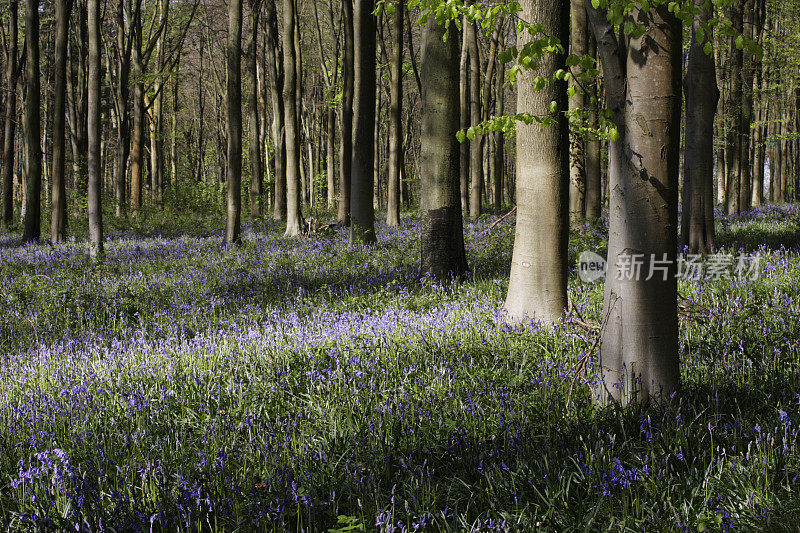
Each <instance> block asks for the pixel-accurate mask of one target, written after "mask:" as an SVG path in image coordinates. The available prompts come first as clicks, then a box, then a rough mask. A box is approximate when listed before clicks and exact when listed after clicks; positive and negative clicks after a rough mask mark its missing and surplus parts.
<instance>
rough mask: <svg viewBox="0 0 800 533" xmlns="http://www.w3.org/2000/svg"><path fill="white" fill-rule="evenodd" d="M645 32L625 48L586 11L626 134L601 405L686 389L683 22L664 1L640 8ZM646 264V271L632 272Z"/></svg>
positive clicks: (615, 211)
mask: <svg viewBox="0 0 800 533" xmlns="http://www.w3.org/2000/svg"><path fill="white" fill-rule="evenodd" d="M630 17H631V18H632V19H633V20H635V21H636V22H637V23H639V24H642V25H643V26H644V27H645V28H646V33H645V34H644V35H642V36H641V37H640V38H638V39H635V38H633V37H628V38H627V39H626V40H627V46H625V45H622V44H621V43H620V41H619V39H618V37H617V35H616V34H615V32H614V30H613V27H612V26H611V24H610V23H609V22H608V21H607V18H606V13H605V11H601V10H596V9H589V18H590V20H591V23H592V28H593V31H594V33H595V37H596V39H597V44H598V47H599V49H600V51H601V55H602V59H603V71H604V74H605V75H604V83H605V87H606V95H607V97H608V104H609V108H610V109H611V110H612V111H613V120H614V122H615V125H616V127H617V130H618V133H619V139H618V140H617V141H614V142H612V143H611V146H610V170H609V193H610V209H609V212H610V215H609V225H610V230H609V244H608V265H609V269H608V277H607V279H606V283H605V297H604V302H603V319H602V329H601V340H600V368H599V375H598V381H597V385H596V386H595V389H594V395H595V399H596V401H598V402H599V403H601V404H606V403H609V402H621V403H628V402H633V401H643V402H646V401H648V399H649V398H651V397H655V398H663V399H666V398H669V397H670V395H671V394H672V393H673V392H675V391H677V390H678V389H679V387H680V372H679V366H678V363H679V361H678V314H677V295H678V292H677V291H678V288H677V279H676V259H677V257H676V251H677V228H676V222H677V217H678V213H677V211H678V167H679V157H680V150H679V148H680V146H679V141H680V135H679V132H680V116H681V97H680V96H681V92H680V82H681V80H680V78H681V38H682V30H683V28H682V25H681V23H680V21H679V20H678V19H677V18H676V17H675V16H674V15H673V14H672V13H670V12H669V10H668V6H667V4H661V5H659V6H658V7H651V8H650V10H649V12H648V13H645V12H643V11H642V10H641V9H639V8H638V7H637V8H635V9H634V10H633V12H632V13H631V14H630ZM636 264H641V272H640V273H638V274H637V272H636V268H635V267H633V268H628V267H626V265H631V266H634V265H636ZM662 267H663V270H662Z"/></svg>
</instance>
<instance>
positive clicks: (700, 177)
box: [681, 0, 719, 254]
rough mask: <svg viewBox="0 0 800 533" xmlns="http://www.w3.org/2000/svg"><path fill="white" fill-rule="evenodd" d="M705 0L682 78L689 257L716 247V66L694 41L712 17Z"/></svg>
mask: <svg viewBox="0 0 800 533" xmlns="http://www.w3.org/2000/svg"><path fill="white" fill-rule="evenodd" d="M705 4H706V0H695V6H696V7H697V8H698V9H699V10H700V12H699V14H698V15H697V16H696V17H695V21H694V25H693V26H692V42H691V46H690V48H689V62H688V66H687V68H686V77H685V78H684V82H683V83H684V85H683V87H684V94H685V96H686V144H685V151H684V165H683V167H684V183H683V212H682V220H681V239H682V245H683V246H686V247H688V253H690V254H707V253H710V252H711V251H712V250H713V249H714V246H715V231H714V183H713V180H714V116H715V115H716V113H717V102H718V100H719V90H718V88H717V74H716V63H715V61H714V56H713V54H712V55H711V56H709V55H708V54H706V53H705V51H704V50H703V44H700V43H699V42H698V41H697V38H696V32H697V29H698V28H699V27H700V25H701V24H706V23H708V21H709V20H710V18H711V12H710V11H709V10H708V9H707V8H706V6H705Z"/></svg>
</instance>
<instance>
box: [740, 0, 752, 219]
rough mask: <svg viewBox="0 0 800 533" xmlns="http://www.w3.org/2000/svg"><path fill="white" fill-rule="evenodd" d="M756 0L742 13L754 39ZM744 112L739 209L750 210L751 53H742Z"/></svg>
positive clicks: (748, 35) (746, 29)
mask: <svg viewBox="0 0 800 533" xmlns="http://www.w3.org/2000/svg"><path fill="white" fill-rule="evenodd" d="M754 9H755V0H747V1H745V2H744V12H743V14H742V20H743V24H742V32H743V35H744V36H745V37H746V38H747V39H749V40H752V39H753V37H754V29H753V25H754V24H755V20H754V18H755V13H754ZM741 74H742V79H741V85H742V113H741V116H740V120H741V126H740V127H739V131H740V132H741V138H742V141H741V150H740V152H739V155H740V157H741V158H742V161H741V163H740V164H739V168H740V169H741V177H740V182H739V211H748V210H749V209H750V207H751V205H752V199H751V195H752V192H751V187H752V183H751V181H752V179H753V170H752V168H753V167H752V164H753V160H752V158H751V157H750V147H751V144H752V143H751V141H752V137H753V132H752V128H751V125H752V122H753V82H754V78H755V61H754V59H753V56H752V55H751V54H750V53H743V54H742V71H741Z"/></svg>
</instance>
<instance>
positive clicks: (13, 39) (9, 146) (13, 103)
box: [0, 0, 19, 228]
mask: <svg viewBox="0 0 800 533" xmlns="http://www.w3.org/2000/svg"><path fill="white" fill-rule="evenodd" d="M18 13H19V4H18V2H17V1H16V0H12V1H11V2H10V3H9V17H8V40H9V43H8V54H7V55H6V83H7V84H8V85H7V87H6V95H7V96H6V116H5V119H6V124H5V131H4V135H5V138H4V140H3V213H2V217H0V225H1V226H2V227H3V228H8V227H9V226H10V225H11V222H12V220H13V217H14V201H13V200H14V156H15V155H16V150H15V149H14V139H15V137H16V129H17V79H18V78H19V69H18V68H17V40H18V39H19V33H18V32H19V29H18V24H17V18H18Z"/></svg>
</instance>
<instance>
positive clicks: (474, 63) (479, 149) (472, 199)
mask: <svg viewBox="0 0 800 533" xmlns="http://www.w3.org/2000/svg"><path fill="white" fill-rule="evenodd" d="M464 39H465V40H466V42H467V49H468V50H469V117H470V125H471V126H472V127H477V126H478V125H479V124H480V123H481V60H480V53H479V48H478V31H477V28H476V27H475V23H467V24H466V25H465V26H464ZM469 179H470V196H469V217H470V218H471V219H472V220H476V219H477V218H478V217H480V216H481V213H482V212H483V209H482V207H483V201H482V200H483V135H476V136H475V138H474V139H473V140H471V141H469Z"/></svg>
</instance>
